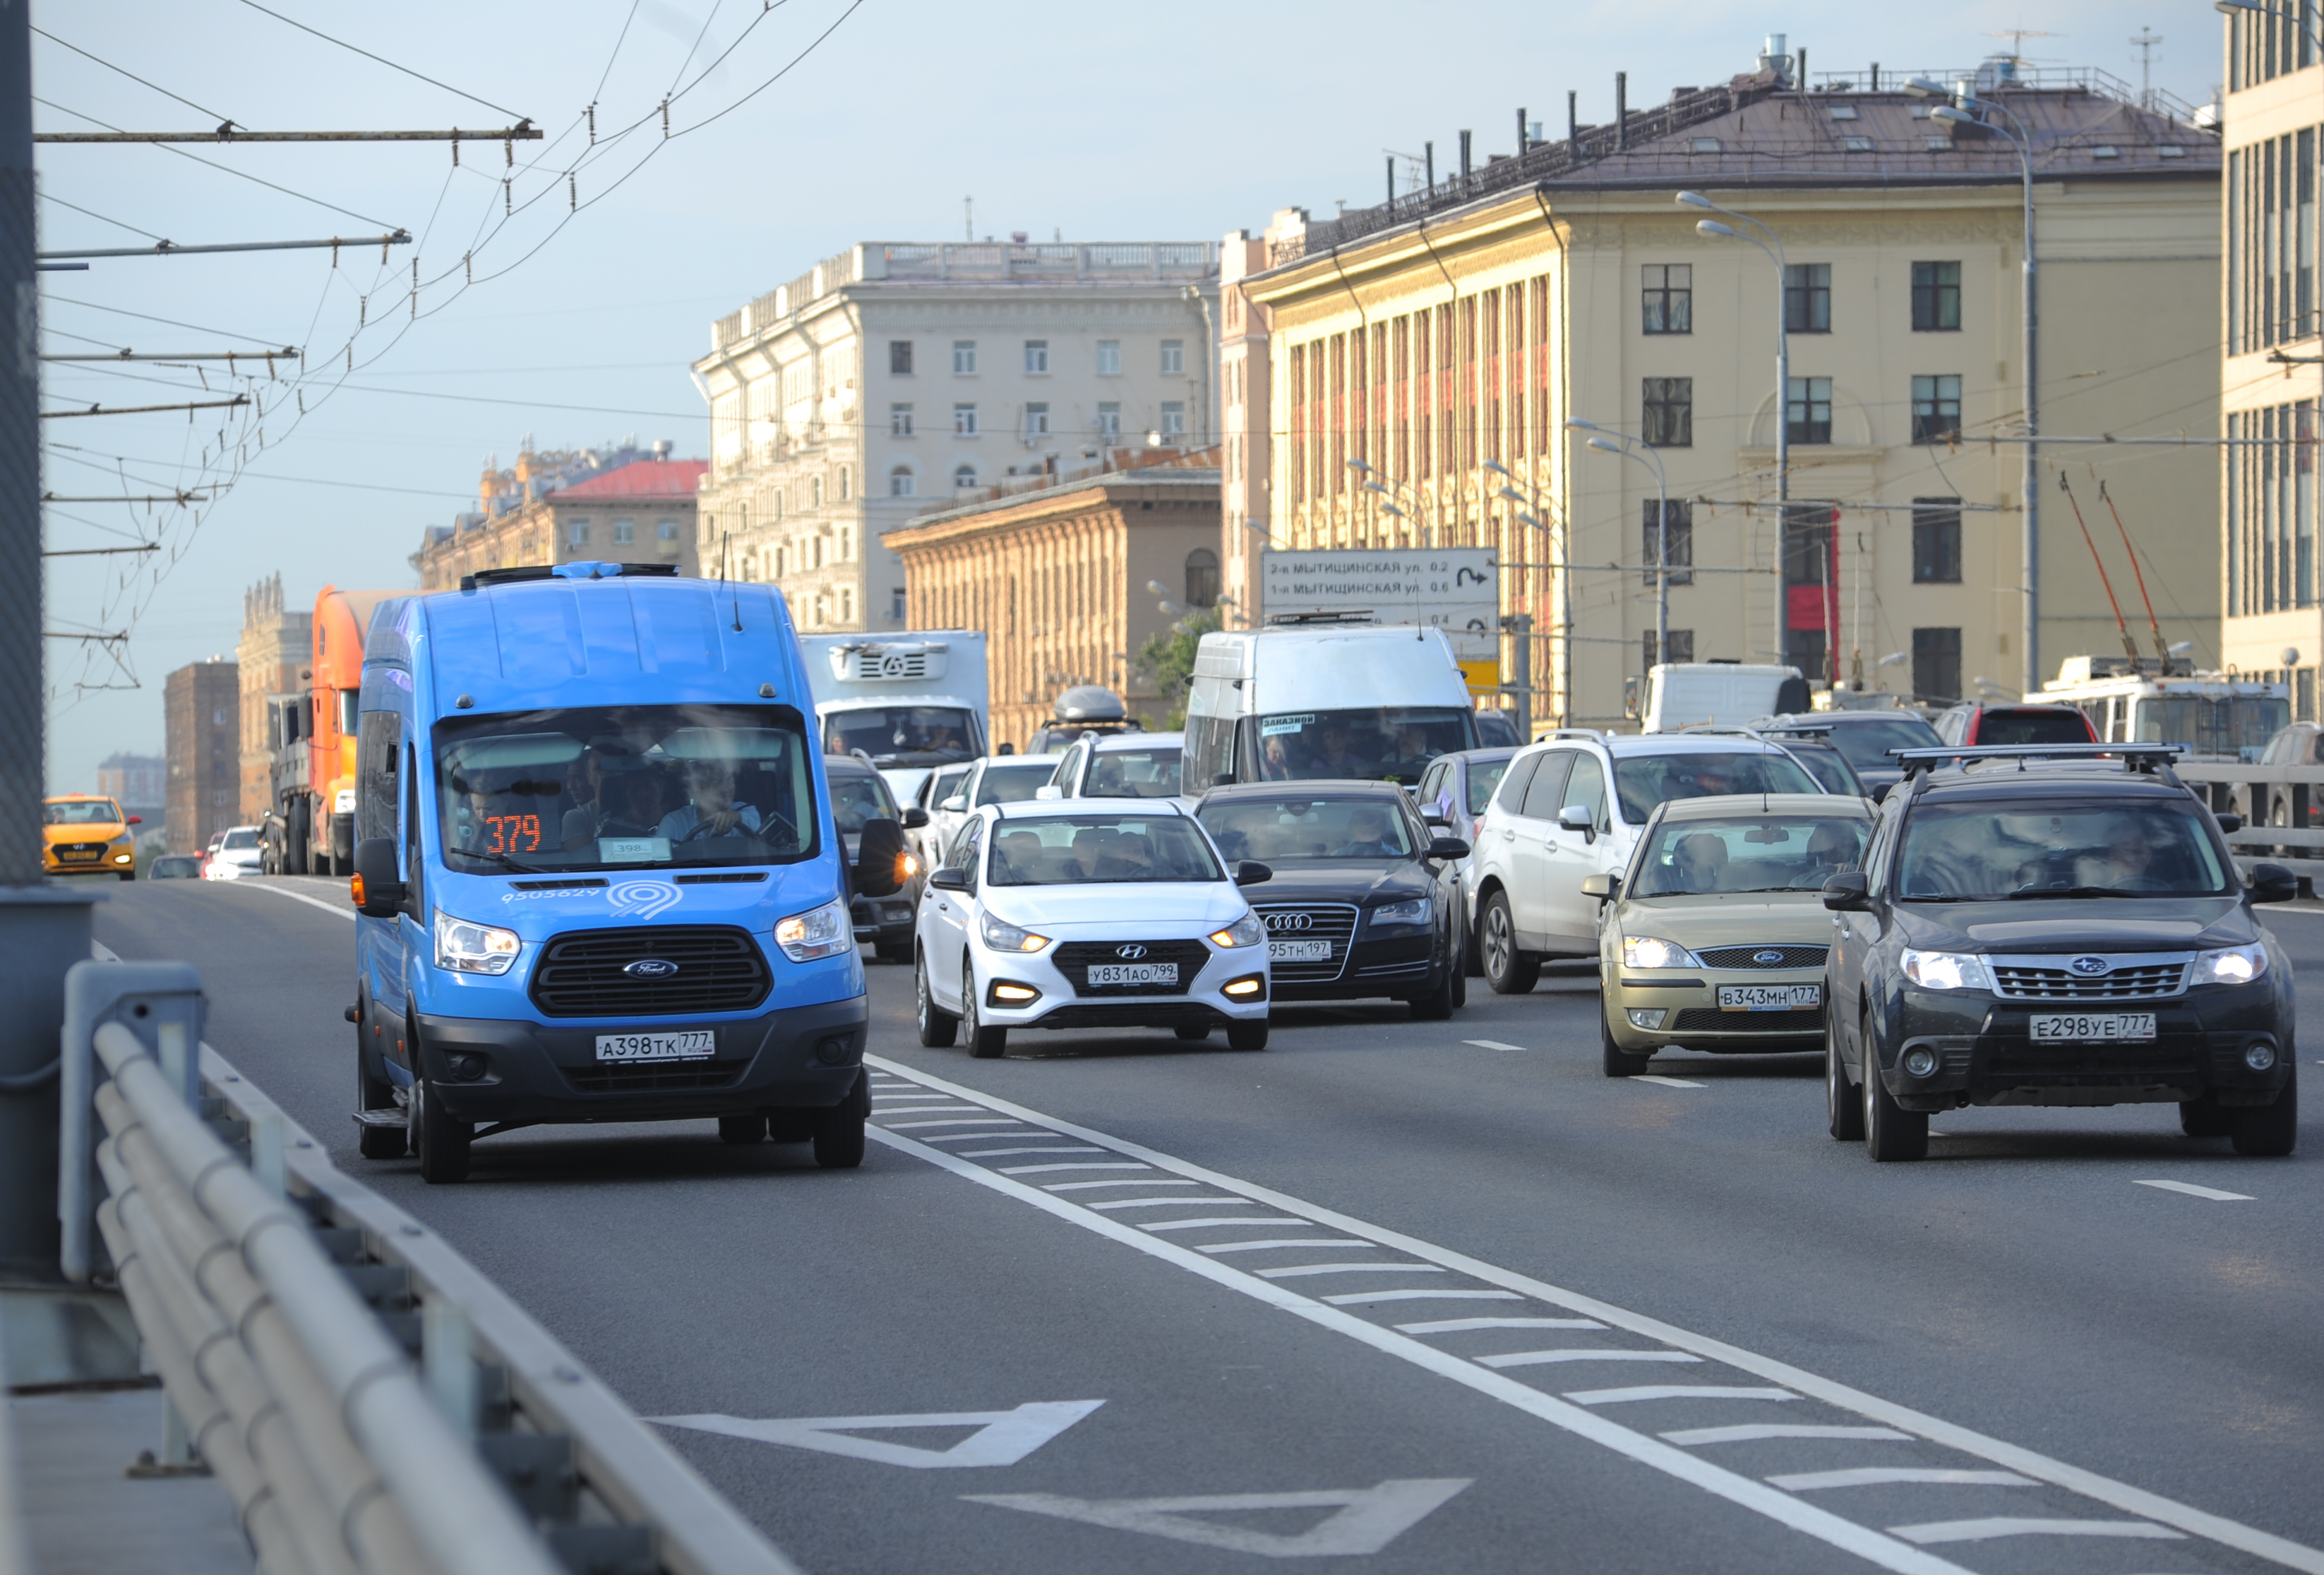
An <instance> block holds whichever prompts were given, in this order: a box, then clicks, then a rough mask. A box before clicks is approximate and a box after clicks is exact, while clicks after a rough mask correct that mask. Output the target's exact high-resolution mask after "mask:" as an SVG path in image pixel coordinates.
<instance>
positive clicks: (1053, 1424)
mask: <svg viewBox="0 0 2324 1575" xmlns="http://www.w3.org/2000/svg"><path fill="white" fill-rule="evenodd" d="M1104 1404H1105V1402H1104V1401H1102V1400H1036V1401H1033V1402H1032V1403H1030V1404H1029V1405H1019V1407H1017V1409H1016V1410H1014V1411H939V1412H935V1413H932V1414H928V1415H926V1416H797V1417H789V1418H781V1419H771V1418H770V1419H768V1420H764V1421H761V1420H758V1419H755V1418H752V1417H747V1416H716V1415H705V1416H655V1417H650V1418H648V1420H649V1421H651V1422H657V1423H660V1424H661V1425H662V1426H664V1427H685V1428H691V1429H693V1430H694V1431H695V1432H719V1433H724V1434H725V1435H726V1436H727V1437H729V1438H747V1439H755V1440H756V1441H759V1442H761V1443H772V1444H788V1445H790V1446H791V1447H793V1448H794V1449H802V1450H819V1451H822V1452H823V1453H825V1454H827V1455H848V1456H852V1457H853V1458H854V1459H856V1460H878V1461H879V1462H881V1464H882V1465H888V1466H912V1467H916V1468H919V1469H929V1468H932V1467H944V1466H1013V1465H1015V1464H1016V1463H1017V1462H1018V1461H1019V1460H1023V1459H1024V1458H1025V1457H1026V1456H1027V1455H1029V1454H1031V1453H1032V1452H1033V1451H1035V1450H1037V1449H1039V1448H1040V1447H1041V1446H1042V1445H1043V1444H1045V1443H1047V1442H1048V1441H1050V1440H1051V1439H1053V1438H1055V1437H1056V1436H1057V1435H1058V1434H1059V1433H1061V1432H1065V1429H1067V1428H1069V1427H1071V1426H1072V1425H1073V1424H1074V1423H1076V1422H1079V1421H1080V1420H1081V1419H1082V1418H1083V1417H1084V1416H1087V1415H1088V1414H1090V1413H1091V1412H1093V1411H1095V1410H1096V1409H1097V1408H1098V1407H1099V1406H1101V1405H1104ZM899 1427H973V1428H974V1429H976V1431H975V1432H973V1433H970V1434H969V1435H968V1436H967V1437H966V1438H964V1439H962V1440H961V1441H959V1442H958V1443H956V1444H954V1445H953V1446H952V1447H951V1448H950V1449H945V1450H930V1449H921V1448H919V1447H918V1445H915V1444H903V1443H894V1442H891V1441H889V1440H886V1439H877V1438H857V1437H855V1436H854V1435H855V1433H856V1432H862V1431H867V1430H870V1431H877V1430H882V1429H888V1428H899Z"/></svg>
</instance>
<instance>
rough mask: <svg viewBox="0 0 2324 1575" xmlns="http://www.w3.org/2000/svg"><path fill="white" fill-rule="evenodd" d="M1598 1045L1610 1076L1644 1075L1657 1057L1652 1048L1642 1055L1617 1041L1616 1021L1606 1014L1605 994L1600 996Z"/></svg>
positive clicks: (1607, 1073)
mask: <svg viewBox="0 0 2324 1575" xmlns="http://www.w3.org/2000/svg"><path fill="white" fill-rule="evenodd" d="M1598 1047H1599V1050H1600V1054H1601V1055H1602V1056H1603V1057H1604V1060H1605V1064H1606V1075H1607V1076H1609V1077H1641V1076H1644V1075H1645V1074H1646V1068H1647V1067H1648V1066H1649V1065H1650V1064H1653V1061H1654V1058H1655V1053H1654V1052H1653V1051H1651V1050H1649V1051H1647V1052H1646V1054H1645V1055H1638V1054H1637V1053H1636V1052H1634V1051H1629V1050H1625V1049H1623V1048H1622V1046H1621V1045H1618V1044H1616V1043H1615V1041H1614V1023H1613V1019H1612V1018H1609V1017H1608V1016H1607V1015H1606V998H1605V997H1603V996H1600V997H1599V998H1598Z"/></svg>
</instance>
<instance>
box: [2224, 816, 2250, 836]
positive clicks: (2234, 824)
mask: <svg viewBox="0 0 2324 1575" xmlns="http://www.w3.org/2000/svg"><path fill="white" fill-rule="evenodd" d="M2218 822H2219V830H2220V831H2221V832H2222V833H2223V834H2226V835H2228V836H2233V835H2234V834H2236V833H2237V832H2239V831H2241V830H2243V829H2244V817H2243V816H2242V815H2235V814H2232V813H2230V814H2227V815H2220V816H2218Z"/></svg>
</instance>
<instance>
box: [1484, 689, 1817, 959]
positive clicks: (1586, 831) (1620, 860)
mask: <svg viewBox="0 0 2324 1575" xmlns="http://www.w3.org/2000/svg"><path fill="white" fill-rule="evenodd" d="M1822 791H1823V789H1822V788H1820V787H1818V786H1817V784H1816V781H1815V778H1812V777H1811V776H1809V775H1808V773H1807V770H1806V769H1805V768H1804V767H1803V766H1802V765H1801V764H1800V763H1799V762H1798V761H1797V760H1794V759H1792V758H1791V756H1789V755H1787V754H1785V753H1784V751H1782V750H1781V749H1779V748H1777V747H1776V746H1775V745H1774V744H1771V743H1766V742H1762V741H1759V740H1757V739H1753V738H1737V737H1731V736H1720V735H1715V734H1704V733H1683V732H1661V733H1646V734H1632V735H1617V734H1613V733H1601V732H1585V731H1583V730H1581V729H1566V730H1563V731H1561V732H1555V733H1553V734H1551V735H1550V736H1549V737H1548V738H1547V739H1546V740H1545V741H1542V742H1540V743H1538V744H1535V745H1534V746H1533V747H1532V748H1530V749H1527V750H1525V751H1520V752H1519V753H1518V754H1517V758H1516V759H1514V760H1511V761H1510V762H1509V766H1508V770H1507V771H1506V772H1505V773H1503V775H1502V777H1501V785H1500V788H1499V790H1498V791H1496V792H1495V793H1494V795H1493V798H1492V802H1491V803H1489V804H1488V805H1487V806H1485V812H1484V814H1483V815H1481V816H1480V818H1479V820H1478V822H1477V837H1476V843H1475V852H1474V854H1473V856H1472V858H1471V862H1470V870H1469V879H1470V882H1471V890H1472V891H1474V892H1475V894H1476V895H1475V898H1474V899H1473V900H1474V901H1475V902H1476V904H1477V950H1478V954H1479V960H1480V962H1481V963H1483V965H1484V970H1485V982H1486V983H1488V984H1489V985H1491V986H1492V988H1493V992H1494V993H1495V994H1497V995H1523V994H1524V993H1526V991H1527V990H1531V989H1532V988H1533V987H1534V984H1535V981H1537V980H1538V979H1539V978H1540V976H1541V964H1542V960H1543V959H1544V958H1545V957H1594V956H1596V955H1597V954H1598V910H1599V902H1598V899H1597V898H1594V897H1589V896H1585V895H1584V894H1583V893H1582V880H1584V879H1585V878H1587V877H1589V876H1591V875H1613V874H1619V873H1620V872H1621V871H1622V870H1624V869H1626V868H1627V867H1628V864H1629V862H1630V854H1631V852H1632V851H1633V850H1634V849H1635V848H1636V847H1637V843H1638V834H1639V832H1640V831H1641V830H1643V829H1644V828H1645V826H1646V818H1647V816H1649V815H1652V814H1653V813H1654V810H1655V806H1656V805H1658V804H1661V803H1662V802H1664V801H1665V799H1671V798H1702V797H1713V796H1715V795H1719V794H1724V793H1821V792H1822Z"/></svg>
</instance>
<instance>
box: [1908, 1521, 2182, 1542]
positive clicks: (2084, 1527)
mask: <svg viewBox="0 0 2324 1575" xmlns="http://www.w3.org/2000/svg"><path fill="white" fill-rule="evenodd" d="M1888 1530H1889V1531H1890V1532H1891V1533H1892V1534H1895V1535H1896V1536H1900V1537H1903V1538H1904V1540H1905V1541H1906V1542H1908V1543H1923V1544H1925V1543H1982V1542H1988V1541H1990V1540H1992V1539H1993V1538H1995V1537H2142V1538H2145V1539H2147V1540H2150V1541H2158V1542H2159V1541H2162V1540H2164V1539H2166V1538H2167V1539H2170V1540H2172V1541H2174V1542H2175V1541H2177V1540H2179V1539H2180V1538H2181V1537H2184V1536H2185V1535H2186V1533H2184V1532H2175V1531H2172V1529H2171V1528H2170V1527H2169V1526H2167V1525H2156V1524H2154V1523H2153V1521H2147V1520H2040V1519H2036V1518H2034V1517H2033V1516H2031V1515H1992V1516H1989V1517H1987V1519H1984V1520H1934V1521H1930V1522H1928V1523H1927V1524H1923V1525H1892V1526H1890V1527H1889V1528H1888Z"/></svg>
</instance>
